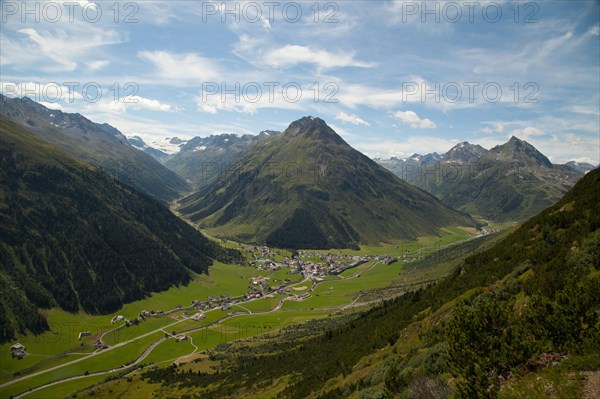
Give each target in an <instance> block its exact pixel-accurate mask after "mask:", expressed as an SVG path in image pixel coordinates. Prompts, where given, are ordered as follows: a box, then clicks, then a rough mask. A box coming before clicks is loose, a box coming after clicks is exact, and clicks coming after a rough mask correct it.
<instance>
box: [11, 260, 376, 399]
mask: <svg viewBox="0 0 600 399" xmlns="http://www.w3.org/2000/svg"><path fill="white" fill-rule="evenodd" d="M379 263H381V262H380V261H375V262H373V264H372V265H371V266H369V267H368V268H366V269H364V270H359V271H357V272H356V273H355V274H353V275H352V276H348V277H343V276H340V277H341V279H340V280H344V281H346V280H350V279H353V278H358V277H360V275H361V274H362V273H364V272H366V271H368V270H371V269H373V268H374V267H375V266H376V265H378V264H379ZM309 280H310V278H308V277H306V276H305V278H304V280H302V281H300V282H298V283H295V284H292V285H290V287H295V286H298V285H300V284H304V283H306V282H307V281H309ZM338 281H339V280H338ZM324 282H331V281H314V282H313V285H312V287H311V288H310V289H309V290H308V293H312V292H313V291H314V290H315V288H316V287H317V286H318V285H319V284H320V283H324ZM359 297H360V296H359ZM359 297H357V298H355V299H354V301H352V302H351V303H350V304H347V305H341V306H335V307H331V308H319V309H323V310H340V309H342V310H343V309H348V308H351V307H356V306H364V305H368V304H371V303H377V302H380V300H375V301H370V302H366V303H361V304H356V301H358V299H359ZM308 298H310V296H309V297H307V298H304V299H301V300H300V301H304V300H306V299H308ZM260 299H263V298H256V299H252V300H249V301H247V302H251V301H254V300H260ZM292 299H293V298H292V297H289V296H288V297H284V298H282V299H280V300H279V301H278V302H277V304H276V305H275V306H274V307H273V308H272V309H268V310H262V311H254V312H252V311H250V310H248V309H246V311H247V312H248V313H238V312H232V313H230V314H228V315H226V316H224V317H222V318H220V319H218V320H216V321H214V322H212V323H209V324H205V325H203V326H199V327H195V328H191V329H188V330H183V331H180V333H188V334H189V333H192V332H196V331H200V330H203V329H206V328H209V327H211V326H214V325H216V324H220V323H222V322H224V321H226V320H229V319H231V318H233V317H238V316H244V315H258V314H268V313H273V312H276V311H278V310H279V309H281V307H282V306H283V303H284V302H285V301H286V300H292ZM293 300H298V299H293ZM189 307H191V306H187V307H185V308H189ZM240 307H241V306H240ZM177 310H181V309H174V310H172V311H169V312H167V313H166V314H169V313H172V312H174V311H177ZM213 310H215V309H211V310H208V311H207V313H208V312H211V311H213ZM186 320H189V319H187V318H184V319H181V320H177V321H176V322H174V323H171V324H168V325H166V326H163V327H160V328H157V329H156V330H153V331H150V332H147V333H145V334H142V335H139V336H137V337H135V338H132V339H129V340H127V341H123V342H120V343H118V344H115V345H113V346H111V347H109V348H107V349H104V350H103V351H100V352H93V353H91V354H89V355H88V356H84V357H81V358H78V359H76V360H73V361H70V362H67V363H63V364H60V365H58V366H54V367H51V368H48V369H45V370H41V371H38V372H36V373H32V374H28V375H26V376H23V377H20V378H17V379H14V380H12V381H9V382H6V383H4V384H1V385H0V388H4V387H7V386H9V385H12V384H14V383H16V382H19V381H24V380H27V379H29V378H32V377H35V376H38V375H42V374H45V373H49V372H51V371H54V370H58V369H60V368H62V367H66V366H70V365H72V364H76V363H78V362H81V361H84V360H86V359H89V358H91V357H93V356H97V355H98V354H101V353H104V352H107V351H110V350H114V349H116V348H120V347H122V346H124V345H127V344H129V343H131V342H134V341H137V340H139V339H142V338H145V337H147V336H149V335H152V334H155V333H157V332H160V331H163V332H164V329H168V328H170V327H172V326H175V325H177V324H179V323H181V322H183V321H186ZM122 327H123V326H122V325H121V326H119V327H116V328H114V329H111V330H109V331H107V332H105V333H103V334H102V337H104V335H106V334H107V333H108V332H110V331H115V330H118V329H120V328H122ZM167 339H168V338H167V337H161V338H159V339H157V340H156V341H154V342H153V343H152V344H150V345H149V346H148V347H147V348H146V349H145V350H144V352H143V353H142V354H141V355H140V356H139V357H138V358H137V359H136V360H135V361H134V362H132V363H130V364H128V365H123V366H121V367H118V368H114V369H110V370H103V371H98V372H94V373H89V374H88V375H78V376H73V377H68V378H64V379H61V380H56V381H53V382H50V383H47V384H44V385H40V386H37V387H35V388H31V389H29V390H28V391H25V392H23V393H21V394H19V395H18V396H15V398H21V397H24V396H26V395H29V394H30V393H33V392H36V391H39V390H41V389H44V388H48V387H50V386H53V385H57V384H61V383H63V382H68V381H73V380H78V379H83V378H88V377H93V376H99V375H106V374H110V373H114V372H117V371H122V370H125V369H127V368H130V367H133V366H135V365H137V364H139V363H140V362H141V361H143V360H144V359H145V358H146V357H147V356H148V355H149V354H150V353H151V352H152V351H153V350H154V348H156V347H157V346H158V345H159V344H161V343H162V342H164V341H165V340H167ZM194 346H195V345H194ZM196 348H197V347H196ZM192 353H193V352H192Z"/></svg>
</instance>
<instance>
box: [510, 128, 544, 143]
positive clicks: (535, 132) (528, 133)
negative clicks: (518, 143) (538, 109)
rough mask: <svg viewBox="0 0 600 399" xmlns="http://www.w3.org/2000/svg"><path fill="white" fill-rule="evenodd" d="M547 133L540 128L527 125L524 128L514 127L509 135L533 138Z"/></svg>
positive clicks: (526, 138) (524, 138)
mask: <svg viewBox="0 0 600 399" xmlns="http://www.w3.org/2000/svg"><path fill="white" fill-rule="evenodd" d="M545 134H546V133H544V132H543V131H542V130H540V129H538V128H535V127H532V126H527V127H526V128H523V129H514V130H513V131H511V132H510V133H509V134H508V137H511V136H515V137H518V138H520V139H523V140H531V138H532V137H541V136H544V135H545Z"/></svg>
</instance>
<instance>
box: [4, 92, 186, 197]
mask: <svg viewBox="0 0 600 399" xmlns="http://www.w3.org/2000/svg"><path fill="white" fill-rule="evenodd" d="M0 105H1V106H0V116H2V117H4V118H6V119H8V120H11V121H13V122H15V123H16V124H18V125H20V126H22V127H24V128H25V129H27V130H28V131H30V132H31V133H33V134H35V135H37V136H38V137H40V138H42V139H44V140H46V141H49V142H50V143H52V144H55V145H56V146H58V147H59V148H61V149H63V150H65V151H67V152H68V153H69V154H71V155H73V156H75V157H76V158H79V159H81V160H83V161H85V162H87V163H91V164H92V165H94V166H97V167H100V168H102V169H103V170H104V171H105V172H106V173H108V174H111V175H112V176H114V177H116V178H117V179H118V180H120V181H121V182H122V183H125V184H127V185H130V186H133V187H136V188H137V189H139V190H141V191H143V192H145V193H147V194H149V195H151V196H153V197H155V198H157V199H159V200H161V201H163V202H166V201H171V200H174V199H177V198H179V196H180V194H181V193H182V192H186V191H187V190H188V189H189V188H188V186H187V183H186V182H185V181H184V180H183V179H182V178H181V177H180V176H179V175H177V174H176V173H174V172H172V171H170V170H169V169H167V168H166V167H164V166H162V165H161V164H160V163H159V162H158V161H157V160H155V159H154V158H152V157H151V156H150V155H148V154H146V153H144V152H143V151H140V150H138V149H136V148H134V147H133V146H132V145H131V144H130V143H129V142H128V140H127V138H126V137H125V136H124V135H123V134H122V133H121V132H119V131H118V130H117V129H115V128H114V127H112V126H110V125H108V124H106V123H105V124H98V123H94V122H92V121H90V120H89V119H87V118H85V117H83V116H81V115H80V114H68V113H64V112H61V111H58V110H52V109H48V108H46V107H44V106H43V105H41V104H38V103H36V102H34V101H32V100H30V99H29V98H28V97H23V98H20V99H19V98H14V99H13V98H8V97H5V96H2V95H1V94H0Z"/></svg>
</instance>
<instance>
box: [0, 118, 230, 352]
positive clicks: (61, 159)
mask: <svg viewBox="0 0 600 399" xmlns="http://www.w3.org/2000/svg"><path fill="white" fill-rule="evenodd" d="M0 130H1V131H2V134H1V135H0V287H1V289H0V316H1V317H0V323H1V325H0V342H2V341H5V340H7V339H9V338H10V337H12V336H13V335H14V334H15V333H16V332H25V331H26V330H30V331H33V332H39V331H41V330H43V329H44V328H46V327H47V325H46V323H45V320H44V319H43V318H42V317H41V316H40V315H39V314H38V313H37V308H38V307H42V308H48V307H52V306H60V307H61V308H63V309H65V310H68V311H72V312H75V311H78V310H79V309H83V310H85V311H86V312H90V313H106V312H111V311H114V310H116V309H118V308H119V307H120V306H121V305H122V304H123V303H126V302H130V301H134V300H137V299H141V298H143V297H144V296H146V295H148V294H149V293H150V292H155V291H161V290H165V289H167V288H169V287H171V286H173V285H177V284H186V283H187V282H188V281H189V279H190V275H189V271H190V270H193V271H194V272H197V273H206V272H207V270H208V267H209V266H210V265H211V263H212V261H213V259H220V260H236V259H238V256H239V254H238V253H237V252H235V251H229V250H224V249H222V248H221V247H219V246H218V245H217V244H215V243H213V242H211V241H209V240H207V239H206V238H205V237H203V236H202V235H201V234H199V233H198V232H197V231H195V230H194V229H193V228H192V227H191V226H189V225H188V224H187V223H185V222H183V221H181V220H180V219H178V218H177V217H175V216H174V215H173V214H172V213H171V212H170V211H169V210H168V209H166V208H165V207H164V206H163V205H161V204H160V203H159V202H157V201H156V200H154V199H151V198H150V197H147V196H146V195H144V194H141V193H139V192H138V191H136V190H134V189H132V188H130V187H128V186H126V185H123V184H121V183H120V182H118V181H117V180H115V179H114V178H113V177H112V176H111V175H108V174H106V173H104V172H103V171H102V170H98V169H96V168H95V167H92V166H90V165H88V164H86V163H84V162H82V161H80V160H78V159H76V158H74V157H72V156H70V155H69V154H67V153H66V152H64V151H63V150H60V149H58V148H56V147H55V146H54V145H52V144H50V143H48V142H45V141H43V140H41V139H40V138H38V137H36V136H35V135H33V134H31V133H29V132H28V131H26V130H24V129H23V128H22V127H20V126H18V125H16V124H14V123H13V122H10V121H7V120H6V119H4V118H0Z"/></svg>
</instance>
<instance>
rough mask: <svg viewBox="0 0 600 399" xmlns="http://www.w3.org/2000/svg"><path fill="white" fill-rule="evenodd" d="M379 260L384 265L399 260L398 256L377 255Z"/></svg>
mask: <svg viewBox="0 0 600 399" xmlns="http://www.w3.org/2000/svg"><path fill="white" fill-rule="evenodd" d="M377 260H378V261H379V262H381V263H383V264H384V265H391V264H392V263H395V262H398V258H396V257H395V256H390V255H381V256H378V257H377Z"/></svg>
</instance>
